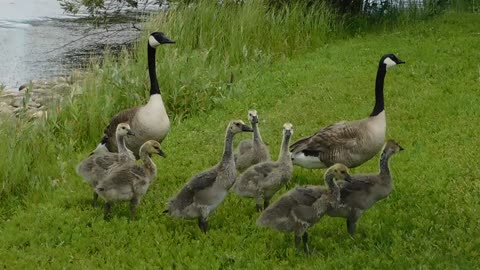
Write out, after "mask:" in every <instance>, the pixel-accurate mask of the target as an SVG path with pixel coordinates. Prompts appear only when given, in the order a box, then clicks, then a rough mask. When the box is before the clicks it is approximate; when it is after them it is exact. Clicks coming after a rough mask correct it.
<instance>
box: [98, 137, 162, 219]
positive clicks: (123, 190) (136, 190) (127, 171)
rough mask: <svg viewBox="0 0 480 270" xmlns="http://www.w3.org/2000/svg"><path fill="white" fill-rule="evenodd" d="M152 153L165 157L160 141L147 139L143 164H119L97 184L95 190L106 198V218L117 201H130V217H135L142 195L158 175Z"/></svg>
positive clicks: (141, 152) (142, 151)
mask: <svg viewBox="0 0 480 270" xmlns="http://www.w3.org/2000/svg"><path fill="white" fill-rule="evenodd" d="M152 154H158V155H160V156H162V157H165V153H164V152H163V151H162V149H161V148H160V143H159V142H157V141H154V140H150V141H147V142H145V143H144V144H143V145H142V147H140V159H141V160H142V162H143V164H142V165H138V164H136V163H135V162H129V163H121V164H118V165H117V166H115V167H114V168H113V169H111V170H110V171H109V172H108V174H107V176H106V177H105V179H103V180H102V181H100V182H99V183H98V184H97V186H96V188H95V191H96V192H97V193H98V195H100V197H102V198H103V199H105V213H104V218H105V219H109V217H110V212H111V208H112V204H113V203H114V202H115V201H130V219H134V218H135V210H136V207H137V205H138V203H139V202H140V199H141V197H142V196H143V195H145V193H146V192H147V190H148V188H149V187H150V184H151V183H152V181H153V180H154V179H155V178H156V176H157V166H156V165H155V163H153V161H152V159H151V155H152Z"/></svg>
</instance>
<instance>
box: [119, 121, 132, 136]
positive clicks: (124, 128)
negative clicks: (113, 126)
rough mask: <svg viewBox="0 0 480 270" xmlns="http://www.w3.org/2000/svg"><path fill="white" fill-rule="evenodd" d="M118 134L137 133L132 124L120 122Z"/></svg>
mask: <svg viewBox="0 0 480 270" xmlns="http://www.w3.org/2000/svg"><path fill="white" fill-rule="evenodd" d="M116 134H117V135H119V136H127V135H130V136H135V133H134V132H133V131H132V130H131V129H130V125H129V124H127V123H120V124H118V125H117V131H116Z"/></svg>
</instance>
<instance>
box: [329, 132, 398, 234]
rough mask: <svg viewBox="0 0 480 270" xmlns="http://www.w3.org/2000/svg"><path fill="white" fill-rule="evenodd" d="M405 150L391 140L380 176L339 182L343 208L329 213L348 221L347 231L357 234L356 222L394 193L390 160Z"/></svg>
mask: <svg viewBox="0 0 480 270" xmlns="http://www.w3.org/2000/svg"><path fill="white" fill-rule="evenodd" d="M402 150H403V148H402V147H401V146H400V145H399V144H398V143H397V142H395V141H394V140H389V141H388V142H387V143H386V144H385V146H384V148H383V151H382V154H381V156H380V161H379V167H380V171H379V173H378V174H355V175H352V177H351V181H350V182H343V181H342V182H339V183H338V185H339V186H340V198H341V206H340V207H339V208H337V209H331V210H329V211H328V212H327V214H328V215H329V216H332V217H343V218H346V219H347V230H348V233H350V235H351V236H353V235H354V234H355V228H356V222H357V220H358V219H359V218H360V217H361V216H362V214H363V213H364V212H365V211H366V210H367V209H369V208H370V207H372V206H373V205H374V204H375V203H376V202H378V201H379V200H382V199H384V198H386V197H387V196H388V195H389V194H390V192H392V188H393V183H392V175H391V174H390V168H389V162H388V161H389V159H390V157H391V156H393V155H394V154H395V153H398V152H400V151H402Z"/></svg>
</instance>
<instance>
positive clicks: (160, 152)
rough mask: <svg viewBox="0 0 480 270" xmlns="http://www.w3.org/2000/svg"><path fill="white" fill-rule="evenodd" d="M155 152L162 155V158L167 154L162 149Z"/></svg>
mask: <svg viewBox="0 0 480 270" xmlns="http://www.w3.org/2000/svg"><path fill="white" fill-rule="evenodd" d="M157 154H158V155H159V156H161V157H164V158H166V157H167V155H166V154H165V152H163V151H162V149H159V150H158V153H157Z"/></svg>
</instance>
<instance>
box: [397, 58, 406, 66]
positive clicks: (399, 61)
mask: <svg viewBox="0 0 480 270" xmlns="http://www.w3.org/2000/svg"><path fill="white" fill-rule="evenodd" d="M397 64H399V65H400V64H405V61H403V60H400V59H398V63H397Z"/></svg>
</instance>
